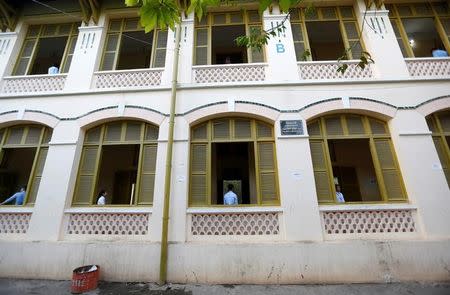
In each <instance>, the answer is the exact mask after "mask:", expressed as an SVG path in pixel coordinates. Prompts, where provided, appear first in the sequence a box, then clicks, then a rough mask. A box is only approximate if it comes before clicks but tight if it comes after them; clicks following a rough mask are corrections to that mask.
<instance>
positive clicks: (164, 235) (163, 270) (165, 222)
mask: <svg viewBox="0 0 450 295" xmlns="http://www.w3.org/2000/svg"><path fill="white" fill-rule="evenodd" d="M180 39H181V23H180V24H177V26H176V29H175V48H174V54H173V67H172V89H171V98H170V117H169V137H168V140H167V155H166V175H165V179H164V205H163V206H164V207H163V216H162V232H161V255H160V260H159V283H160V284H161V285H162V284H165V283H166V280H167V253H168V242H167V240H168V234H169V233H168V229H169V208H170V184H171V178H172V149H173V133H174V125H175V105H176V102H177V82H178V81H177V78H178V59H179V56H180Z"/></svg>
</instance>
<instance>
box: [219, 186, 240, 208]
mask: <svg viewBox="0 0 450 295" xmlns="http://www.w3.org/2000/svg"><path fill="white" fill-rule="evenodd" d="M227 187H228V192H227V193H226V194H225V195H224V196H223V204H224V205H237V204H238V198H237V195H236V194H235V193H234V192H233V188H234V186H233V184H231V183H229V184H228V186H227Z"/></svg>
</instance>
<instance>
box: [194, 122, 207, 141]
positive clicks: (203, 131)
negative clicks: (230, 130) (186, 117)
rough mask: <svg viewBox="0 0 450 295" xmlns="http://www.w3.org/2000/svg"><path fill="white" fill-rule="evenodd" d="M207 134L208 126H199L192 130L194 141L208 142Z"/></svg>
mask: <svg viewBox="0 0 450 295" xmlns="http://www.w3.org/2000/svg"><path fill="white" fill-rule="evenodd" d="M207 132H208V125H207V124H203V125H200V126H197V127H195V128H194V129H193V130H192V139H193V140H206V137H207Z"/></svg>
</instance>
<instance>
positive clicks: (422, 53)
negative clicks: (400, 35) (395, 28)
mask: <svg viewBox="0 0 450 295" xmlns="http://www.w3.org/2000/svg"><path fill="white" fill-rule="evenodd" d="M402 22H403V26H404V27H405V31H406V34H407V35H408V42H409V45H410V46H411V49H412V51H413V52H414V56H415V57H428V56H432V54H431V52H432V50H433V49H434V48H441V49H443V48H444V45H443V44H442V41H441V38H440V37H439V33H438V32H437V30H436V27H435V25H434V20H433V19H432V18H412V19H403V20H402Z"/></svg>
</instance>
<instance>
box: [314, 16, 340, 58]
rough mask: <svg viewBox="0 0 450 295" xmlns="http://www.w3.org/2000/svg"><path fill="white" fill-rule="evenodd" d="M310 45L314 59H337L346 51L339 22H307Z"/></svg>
mask: <svg viewBox="0 0 450 295" xmlns="http://www.w3.org/2000/svg"><path fill="white" fill-rule="evenodd" d="M306 29H307V31H308V38H309V45H310V47H311V56H312V59H313V60H337V59H338V58H339V57H340V56H342V54H343V53H344V49H345V48H344V42H343V40H342V35H341V30H340V28H339V22H337V21H329V22H307V23H306Z"/></svg>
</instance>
